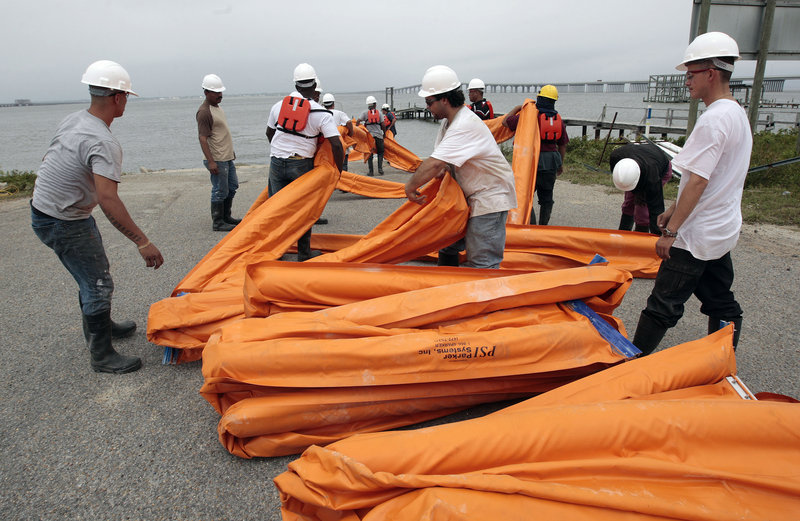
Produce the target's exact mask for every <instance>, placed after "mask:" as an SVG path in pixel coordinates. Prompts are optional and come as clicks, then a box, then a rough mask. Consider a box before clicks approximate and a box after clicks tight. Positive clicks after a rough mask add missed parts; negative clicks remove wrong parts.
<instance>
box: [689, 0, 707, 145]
mask: <svg viewBox="0 0 800 521" xmlns="http://www.w3.org/2000/svg"><path fill="white" fill-rule="evenodd" d="M709 13H711V0H703V1H702V2H701V3H700V17H699V19H698V20H697V33H696V34H693V35H692V37H691V39H690V40H689V41H691V40H694V39H695V38H696V37H697V36H698V35H701V34H705V33H707V32H708V16H709ZM698 104H699V101H698V100H696V99H694V98H693V99H692V100H690V101H689V117H688V119H687V120H686V137H689V134H691V133H692V130H694V124H695V123H696V122H697V106H698Z"/></svg>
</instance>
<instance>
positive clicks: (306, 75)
mask: <svg viewBox="0 0 800 521" xmlns="http://www.w3.org/2000/svg"><path fill="white" fill-rule="evenodd" d="M315 81H317V71H315V70H314V67H312V66H311V65H309V64H307V63H301V64H300V65H298V66H297V67H295V68H294V82H295V84H296V85H298V86H300V87H310V86H311V85H313V84H314V82H315Z"/></svg>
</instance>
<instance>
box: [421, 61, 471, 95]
mask: <svg viewBox="0 0 800 521" xmlns="http://www.w3.org/2000/svg"><path fill="white" fill-rule="evenodd" d="M460 86H461V82H460V81H458V76H457V75H456V71H454V70H453V69H451V68H450V67H448V66H446V65H434V66H433V67H431V68H429V69H428V70H427V71H425V75H424V76H423V77H422V88H421V89H420V91H419V93H418V94H419V96H420V97H423V98H426V97H428V96H435V95H437V94H442V93H445V92H450V91H451V90H455V89H457V88H459V87H460Z"/></svg>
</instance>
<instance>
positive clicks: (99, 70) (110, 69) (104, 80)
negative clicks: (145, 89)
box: [81, 60, 138, 96]
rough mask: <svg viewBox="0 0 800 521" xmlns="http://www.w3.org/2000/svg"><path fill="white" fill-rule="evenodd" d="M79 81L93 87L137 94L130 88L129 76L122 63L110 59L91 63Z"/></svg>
mask: <svg viewBox="0 0 800 521" xmlns="http://www.w3.org/2000/svg"><path fill="white" fill-rule="evenodd" d="M81 83H85V84H86V85H91V86H93V87H105V88H107V89H113V90H121V91H123V92H127V93H129V94H133V95H134V96H138V94H136V93H135V92H133V91H132V90H131V77H130V75H128V71H126V70H125V69H124V68H123V67H122V65H120V64H119V63H117V62H112V61H111V60H100V61H96V62H94V63H92V64H91V65H89V67H87V68H86V72H84V73H83V77H82V78H81Z"/></svg>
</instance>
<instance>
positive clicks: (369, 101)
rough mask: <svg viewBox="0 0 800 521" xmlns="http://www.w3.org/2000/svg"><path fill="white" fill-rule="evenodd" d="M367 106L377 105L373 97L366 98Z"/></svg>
mask: <svg viewBox="0 0 800 521" xmlns="http://www.w3.org/2000/svg"><path fill="white" fill-rule="evenodd" d="M366 103H367V105H374V104H376V103H378V100H376V99H375V96H367V102H366Z"/></svg>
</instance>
